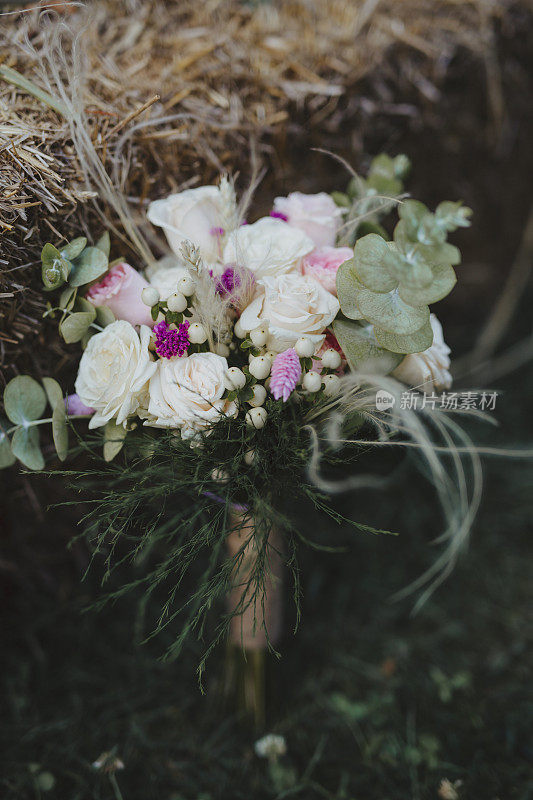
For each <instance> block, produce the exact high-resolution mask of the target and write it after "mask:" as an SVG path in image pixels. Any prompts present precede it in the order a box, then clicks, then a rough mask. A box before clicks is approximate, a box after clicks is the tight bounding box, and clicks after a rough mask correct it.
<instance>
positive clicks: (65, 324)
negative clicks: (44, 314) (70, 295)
mask: <svg viewBox="0 0 533 800" xmlns="http://www.w3.org/2000/svg"><path fill="white" fill-rule="evenodd" d="M95 317H96V311H95V310H94V309H93V310H92V311H77V312H76V313H74V314H69V316H68V317H65V318H64V319H63V320H62V321H61V323H60V325H59V330H60V332H61V336H62V337H63V339H64V340H65V342H66V343H67V344H72V343H73V342H79V341H80V339H82V338H83V336H84V335H85V333H86V332H87V330H88V328H89V325H91V323H92V322H93V321H94V318H95Z"/></svg>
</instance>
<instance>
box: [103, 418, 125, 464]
mask: <svg viewBox="0 0 533 800" xmlns="http://www.w3.org/2000/svg"><path fill="white" fill-rule="evenodd" d="M126 435H127V431H126V429H125V428H124V427H123V426H122V425H117V424H116V422H115V420H113V419H112V420H110V421H109V422H108V423H107V425H106V426H105V428H104V460H105V461H112V460H113V459H114V458H115V456H117V455H118V454H119V453H120V451H121V450H122V446H123V444H124V439H125V438H126Z"/></svg>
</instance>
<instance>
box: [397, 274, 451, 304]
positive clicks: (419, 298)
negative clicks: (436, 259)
mask: <svg viewBox="0 0 533 800" xmlns="http://www.w3.org/2000/svg"><path fill="white" fill-rule="evenodd" d="M431 272H432V274H433V281H432V282H431V284H430V285H429V286H427V287H426V288H423V289H415V288H408V287H406V286H404V285H403V284H402V285H401V286H400V297H401V298H402V300H403V301H404V302H406V303H407V304H408V305H411V306H415V305H420V306H421V305H429V304H430V303H437V302H438V301H439V300H442V299H443V297H446V296H447V295H448V294H449V293H450V292H451V290H452V289H453V287H454V286H455V284H456V283H457V275H456V274H455V270H454V268H453V267H451V266H450V265H449V264H438V265H436V266H432V267H431Z"/></svg>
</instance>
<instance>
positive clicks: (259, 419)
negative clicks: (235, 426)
mask: <svg viewBox="0 0 533 800" xmlns="http://www.w3.org/2000/svg"><path fill="white" fill-rule="evenodd" d="M267 417H268V414H267V412H266V409H264V408H263V406H259V408H251V409H250V410H249V411H248V413H247V414H246V417H245V419H246V424H247V425H248V426H249V427H250V428H255V429H256V430H259V428H263V427H264V426H265V423H266V421H267Z"/></svg>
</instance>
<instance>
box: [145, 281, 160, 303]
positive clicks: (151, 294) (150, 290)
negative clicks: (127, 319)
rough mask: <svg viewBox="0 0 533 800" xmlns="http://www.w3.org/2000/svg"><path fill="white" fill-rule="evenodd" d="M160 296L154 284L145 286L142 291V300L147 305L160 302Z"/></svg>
mask: <svg viewBox="0 0 533 800" xmlns="http://www.w3.org/2000/svg"><path fill="white" fill-rule="evenodd" d="M159 297H160V295H159V292H158V291H157V289H154V287H153V286H145V287H144V289H143V290H142V292H141V300H142V301H143V303H144V305H145V306H150V308H152V306H155V304H156V303H159Z"/></svg>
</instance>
